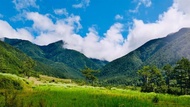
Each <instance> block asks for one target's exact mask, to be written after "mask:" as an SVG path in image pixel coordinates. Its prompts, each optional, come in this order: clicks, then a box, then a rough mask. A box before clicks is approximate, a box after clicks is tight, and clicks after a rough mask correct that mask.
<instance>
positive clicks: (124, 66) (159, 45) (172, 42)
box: [99, 28, 190, 85]
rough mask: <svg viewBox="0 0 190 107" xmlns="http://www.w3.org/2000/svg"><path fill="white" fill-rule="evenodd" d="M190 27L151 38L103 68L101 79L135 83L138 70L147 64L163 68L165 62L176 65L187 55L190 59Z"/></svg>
mask: <svg viewBox="0 0 190 107" xmlns="http://www.w3.org/2000/svg"><path fill="white" fill-rule="evenodd" d="M189 40H190V29H188V28H183V29H181V30H180V31H179V32H177V33H173V34H170V35H168V36H167V37H164V38H160V39H155V40H151V41H149V42H147V43H145V44H144V45H142V46H141V47H139V48H138V49H136V50H134V51H132V52H130V53H129V54H127V55H125V56H123V57H121V58H119V59H116V60H114V61H112V62H110V63H108V64H107V65H106V66H104V67H103V68H102V69H101V72H100V75H99V77H100V79H101V80H103V81H104V83H105V84H116V85H120V84H124V85H135V84H137V83H138V82H139V81H138V75H137V73H136V71H137V70H138V69H141V68H142V67H143V66H145V65H155V66H156V67H158V68H162V67H163V66H164V65H165V64H170V65H172V66H173V65H175V63H176V61H178V60H179V59H181V58H182V57H185V58H187V59H190V54H189V53H190V50H189V47H190V42H189Z"/></svg>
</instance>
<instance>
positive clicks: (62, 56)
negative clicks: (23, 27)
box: [4, 38, 103, 79]
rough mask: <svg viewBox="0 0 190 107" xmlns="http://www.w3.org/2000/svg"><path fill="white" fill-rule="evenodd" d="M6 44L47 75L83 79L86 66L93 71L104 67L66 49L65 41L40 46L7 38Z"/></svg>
mask: <svg viewBox="0 0 190 107" xmlns="http://www.w3.org/2000/svg"><path fill="white" fill-rule="evenodd" d="M4 42H6V43H8V44H10V45H12V46H13V47H16V48H17V49H19V50H21V51H22V52H24V53H25V54H27V55H28V56H30V57H31V58H33V59H34V60H35V61H36V63H37V64H36V67H35V68H34V69H35V70H36V71H38V72H42V73H43V74H46V75H51V76H55V77H61V78H73V79H76V78H77V79H81V78H83V76H82V74H81V72H80V70H81V69H83V68H84V67H85V66H87V67H89V68H92V69H99V68H100V67H101V66H103V65H101V64H97V63H96V62H95V61H93V60H91V59H89V58H87V57H86V56H84V55H83V54H81V53H79V52H77V51H74V50H69V49H64V48H63V45H64V42H63V41H58V42H55V43H52V44H49V45H47V46H38V45H35V44H32V43H31V42H29V41H25V40H18V39H8V38H5V40H4ZM102 64H103V63H102Z"/></svg>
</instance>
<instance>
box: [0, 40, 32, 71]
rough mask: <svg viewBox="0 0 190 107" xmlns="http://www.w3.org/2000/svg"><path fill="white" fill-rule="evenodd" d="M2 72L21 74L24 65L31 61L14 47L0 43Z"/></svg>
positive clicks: (0, 66) (0, 67) (0, 69)
mask: <svg viewBox="0 0 190 107" xmlns="http://www.w3.org/2000/svg"><path fill="white" fill-rule="evenodd" d="M0 50H1V51H0V72H6V73H12V74H17V75H19V74H21V73H22V71H23V65H24V63H25V62H26V61H28V60H31V61H33V60H32V59H31V58H30V57H28V56H27V55H26V54H24V53H23V52H21V51H20V50H18V49H16V48H13V47H12V46H10V45H8V44H6V43H4V42H2V41H0Z"/></svg>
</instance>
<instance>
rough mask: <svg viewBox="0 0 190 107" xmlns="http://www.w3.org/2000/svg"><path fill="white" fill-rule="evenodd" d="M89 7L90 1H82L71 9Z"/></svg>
mask: <svg viewBox="0 0 190 107" xmlns="http://www.w3.org/2000/svg"><path fill="white" fill-rule="evenodd" d="M89 5H90V0H82V1H81V2H80V3H79V4H74V5H72V6H73V8H86V7H88V6H89Z"/></svg>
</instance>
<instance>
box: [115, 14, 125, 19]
mask: <svg viewBox="0 0 190 107" xmlns="http://www.w3.org/2000/svg"><path fill="white" fill-rule="evenodd" d="M115 20H123V16H121V15H119V14H117V15H116V16H115Z"/></svg>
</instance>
